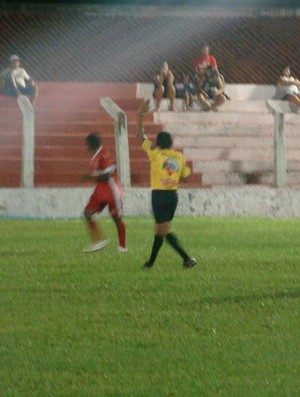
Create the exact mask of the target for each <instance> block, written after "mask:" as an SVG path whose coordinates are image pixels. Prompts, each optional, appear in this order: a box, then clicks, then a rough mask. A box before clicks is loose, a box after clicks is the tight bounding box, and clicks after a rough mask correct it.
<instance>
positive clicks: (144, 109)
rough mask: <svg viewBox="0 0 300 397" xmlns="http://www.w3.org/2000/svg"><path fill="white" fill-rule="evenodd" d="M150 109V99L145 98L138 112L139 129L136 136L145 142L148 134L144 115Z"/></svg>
mask: <svg viewBox="0 0 300 397" xmlns="http://www.w3.org/2000/svg"><path fill="white" fill-rule="evenodd" d="M149 110H150V99H143V101H142V103H141V105H140V107H139V110H138V114H137V131H136V137H137V138H138V140H139V141H140V143H142V142H143V140H144V139H146V135H145V134H144V117H145V115H146V114H147V113H148V112H149Z"/></svg>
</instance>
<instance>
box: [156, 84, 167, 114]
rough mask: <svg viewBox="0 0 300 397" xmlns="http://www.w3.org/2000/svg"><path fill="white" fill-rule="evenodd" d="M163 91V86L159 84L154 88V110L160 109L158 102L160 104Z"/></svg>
mask: <svg viewBox="0 0 300 397" xmlns="http://www.w3.org/2000/svg"><path fill="white" fill-rule="evenodd" d="M164 91H165V89H164V86H163V85H159V86H158V87H157V88H156V90H155V91H154V94H153V96H154V98H155V100H156V108H155V110H156V111H157V112H159V111H160V104H161V100H162V97H163V95H164Z"/></svg>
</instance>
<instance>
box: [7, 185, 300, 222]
mask: <svg viewBox="0 0 300 397" xmlns="http://www.w3.org/2000/svg"><path fill="white" fill-rule="evenodd" d="M91 192H92V189H90V188H69V189H63V188H61V189H48V188H36V189H0V217H1V216H2V217H13V218H19V217H21V218H24V217H34V218H79V217H81V216H82V212H83V208H84V206H85V204H86V203H87V200H88V198H89V195H90V194H91ZM179 194H180V202H179V205H178V210H177V214H178V215H184V216H242V217H244V216H255V217H265V218H299V217H300V190H299V189H298V190H296V189H275V188H268V187H259V186H247V187H240V188H238V187H237V188H224V187H222V188H213V189H181V190H180V191H179ZM124 204H125V215H128V216H147V215H150V214H151V205H150V190H149V189H147V188H139V189H138V188H134V189H126V190H125V191H124ZM103 215H107V212H104V214H103Z"/></svg>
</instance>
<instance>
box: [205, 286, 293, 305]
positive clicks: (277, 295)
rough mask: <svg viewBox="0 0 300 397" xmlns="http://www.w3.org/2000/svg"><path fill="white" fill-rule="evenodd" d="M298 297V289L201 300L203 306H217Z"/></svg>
mask: <svg viewBox="0 0 300 397" xmlns="http://www.w3.org/2000/svg"><path fill="white" fill-rule="evenodd" d="M299 297H300V289H293V290H290V291H274V292H268V293H263V294H257V295H255V294H254V295H250V294H249V295H236V296H225V297H220V298H205V299H202V300H201V303H203V304H214V305H219V304H222V303H228V302H229V303H249V302H252V301H262V300H264V299H265V300H267V299H271V300H274V299H297V298H299Z"/></svg>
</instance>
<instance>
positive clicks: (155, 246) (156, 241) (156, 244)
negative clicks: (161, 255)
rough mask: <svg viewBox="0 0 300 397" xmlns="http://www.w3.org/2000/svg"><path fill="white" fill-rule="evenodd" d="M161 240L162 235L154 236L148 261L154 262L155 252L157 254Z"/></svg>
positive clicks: (162, 239) (162, 240)
mask: <svg viewBox="0 0 300 397" xmlns="http://www.w3.org/2000/svg"><path fill="white" fill-rule="evenodd" d="M163 242H164V238H163V237H161V236H157V235H155V236H154V241H153V246H152V251H151V256H150V259H149V262H150V263H154V262H155V259H156V257H157V254H158V252H159V250H160V247H161V246H162V244H163Z"/></svg>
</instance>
